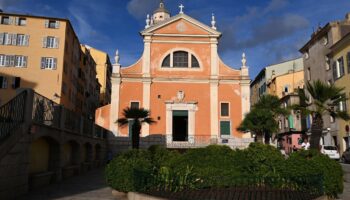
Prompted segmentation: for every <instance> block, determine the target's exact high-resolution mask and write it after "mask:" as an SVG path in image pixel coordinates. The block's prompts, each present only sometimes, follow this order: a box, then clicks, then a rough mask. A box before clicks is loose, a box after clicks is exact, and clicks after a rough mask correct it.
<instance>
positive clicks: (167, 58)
mask: <svg viewBox="0 0 350 200" xmlns="http://www.w3.org/2000/svg"><path fill="white" fill-rule="evenodd" d="M162 67H170V54H169V55H167V56H166V57H165V58H164V60H163V63H162Z"/></svg>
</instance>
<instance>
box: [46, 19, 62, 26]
mask: <svg viewBox="0 0 350 200" xmlns="http://www.w3.org/2000/svg"><path fill="white" fill-rule="evenodd" d="M45 27H46V28H59V27H60V22H59V21H55V20H45Z"/></svg>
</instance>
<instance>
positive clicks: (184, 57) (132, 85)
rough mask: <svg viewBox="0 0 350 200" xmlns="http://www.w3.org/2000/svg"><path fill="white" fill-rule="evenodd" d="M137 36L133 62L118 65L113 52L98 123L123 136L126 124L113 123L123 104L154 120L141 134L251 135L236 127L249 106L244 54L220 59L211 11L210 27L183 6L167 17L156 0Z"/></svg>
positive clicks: (173, 138) (175, 138)
mask: <svg viewBox="0 0 350 200" xmlns="http://www.w3.org/2000/svg"><path fill="white" fill-rule="evenodd" d="M141 35H142V37H143V39H144V40H143V41H144V52H143V55H142V57H141V58H140V59H139V60H138V61H137V62H136V63H135V64H133V65H131V66H128V67H121V66H120V64H119V56H118V53H117V55H116V64H114V66H113V75H112V101H111V104H110V105H107V106H105V107H102V108H100V109H98V110H97V112H96V123H97V124H99V125H101V126H103V127H105V128H106V129H109V130H111V131H112V132H113V134H114V135H115V136H118V137H127V136H129V135H130V131H131V129H130V127H123V128H120V127H118V124H116V123H115V122H116V121H117V119H118V118H121V117H122V112H123V109H125V108H127V107H140V108H141V107H142V108H145V109H148V110H150V116H151V117H152V118H153V119H154V120H155V121H156V123H155V124H152V125H147V124H144V125H143V126H142V130H141V136H142V137H147V136H150V135H162V136H165V138H166V142H167V143H169V144H170V143H175V142H179V143H181V142H184V143H198V142H201V143H208V144H210V143H215V141H216V142H217V141H220V139H223V138H244V137H250V134H249V136H247V135H248V134H244V133H241V132H239V131H237V130H236V128H237V127H238V126H239V124H240V123H241V121H242V120H243V118H244V115H245V114H246V113H247V112H249V109H250V103H249V97H250V87H249V84H250V79H249V74H248V67H247V66H246V58H245V55H244V54H243V56H242V66H241V67H240V68H239V69H234V68H232V67H229V66H227V65H226V64H224V62H223V61H222V60H221V59H220V57H219V55H218V40H219V39H220V37H221V33H220V32H219V31H218V30H217V29H216V21H215V17H214V15H213V16H212V20H211V25H209V26H208V25H205V24H204V23H201V22H199V21H197V20H196V19H193V18H192V17H190V16H188V15H186V14H184V12H183V6H180V12H179V14H177V15H175V16H172V17H171V16H170V13H169V12H168V11H167V10H166V9H165V7H164V4H163V3H162V2H161V3H160V6H159V8H158V9H157V10H156V11H155V12H154V14H153V16H151V17H149V16H147V19H146V26H145V29H144V30H143V31H141Z"/></svg>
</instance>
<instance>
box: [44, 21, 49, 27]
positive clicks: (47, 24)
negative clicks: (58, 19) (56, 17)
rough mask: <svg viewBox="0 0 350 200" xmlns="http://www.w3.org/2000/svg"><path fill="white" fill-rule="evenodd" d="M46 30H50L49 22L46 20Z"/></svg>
mask: <svg viewBox="0 0 350 200" xmlns="http://www.w3.org/2000/svg"><path fill="white" fill-rule="evenodd" d="M45 28H49V20H45Z"/></svg>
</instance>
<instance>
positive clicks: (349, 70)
mask: <svg viewBox="0 0 350 200" xmlns="http://www.w3.org/2000/svg"><path fill="white" fill-rule="evenodd" d="M347 61H348V62H347V64H348V74H350V52H348V55H347Z"/></svg>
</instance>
